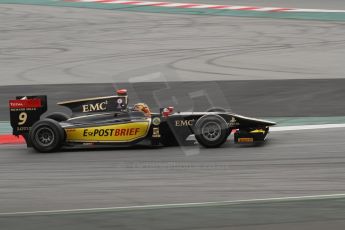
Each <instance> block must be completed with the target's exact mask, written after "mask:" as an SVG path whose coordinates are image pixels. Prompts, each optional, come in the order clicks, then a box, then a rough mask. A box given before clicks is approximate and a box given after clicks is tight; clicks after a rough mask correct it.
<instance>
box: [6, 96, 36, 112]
mask: <svg viewBox="0 0 345 230" xmlns="http://www.w3.org/2000/svg"><path fill="white" fill-rule="evenodd" d="M9 107H10V109H11V110H13V111H15V110H16V109H26V110H28V109H32V110H35V109H36V108H40V107H42V105H41V100H40V99H26V100H20V99H19V100H10V101H9Z"/></svg>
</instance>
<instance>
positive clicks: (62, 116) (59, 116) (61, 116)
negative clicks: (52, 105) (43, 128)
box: [46, 112, 70, 122]
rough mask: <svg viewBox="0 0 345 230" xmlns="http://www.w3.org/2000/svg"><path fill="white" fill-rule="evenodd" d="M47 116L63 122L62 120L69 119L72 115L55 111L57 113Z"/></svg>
mask: <svg viewBox="0 0 345 230" xmlns="http://www.w3.org/2000/svg"><path fill="white" fill-rule="evenodd" d="M46 118H48V119H52V120H55V121H58V122H61V121H67V120H68V119H69V118H70V117H69V116H68V115H67V114H64V113H60V112H55V113H52V114H49V115H48V116H47V117H46Z"/></svg>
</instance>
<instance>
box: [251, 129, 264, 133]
mask: <svg viewBox="0 0 345 230" xmlns="http://www.w3.org/2000/svg"><path fill="white" fill-rule="evenodd" d="M265 132H266V131H265V130H263V129H255V130H253V131H250V132H249V133H265Z"/></svg>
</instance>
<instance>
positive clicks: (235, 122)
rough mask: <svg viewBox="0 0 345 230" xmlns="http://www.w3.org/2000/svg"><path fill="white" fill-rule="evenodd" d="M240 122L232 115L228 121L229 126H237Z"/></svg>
mask: <svg viewBox="0 0 345 230" xmlns="http://www.w3.org/2000/svg"><path fill="white" fill-rule="evenodd" d="M238 125H240V123H239V122H238V121H237V120H236V118H234V117H232V118H231V120H230V121H229V126H238Z"/></svg>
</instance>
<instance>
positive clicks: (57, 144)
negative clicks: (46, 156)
mask: <svg viewBox="0 0 345 230" xmlns="http://www.w3.org/2000/svg"><path fill="white" fill-rule="evenodd" d="M29 136H30V141H31V144H32V147H33V148H34V149H35V150H36V151H38V152H41V153H48V152H54V151H57V150H59V149H60V148H61V146H62V144H63V142H64V140H65V132H64V130H63V128H62V127H61V126H60V124H59V123H58V122H57V121H55V120H52V119H43V120H40V121H38V122H36V123H35V124H34V125H33V126H32V128H31V130H30V133H29Z"/></svg>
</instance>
